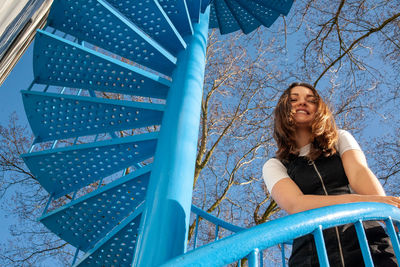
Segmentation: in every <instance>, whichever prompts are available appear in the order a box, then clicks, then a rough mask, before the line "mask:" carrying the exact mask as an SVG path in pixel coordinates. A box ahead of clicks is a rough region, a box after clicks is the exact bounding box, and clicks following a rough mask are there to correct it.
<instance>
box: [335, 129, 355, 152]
mask: <svg viewBox="0 0 400 267" xmlns="http://www.w3.org/2000/svg"><path fill="white" fill-rule="evenodd" d="M351 149H356V150H361V147H360V145H359V144H358V142H357V141H356V139H355V138H354V136H353V135H352V134H351V133H350V132H349V131H346V130H342V129H339V130H338V142H337V145H336V150H337V151H338V152H339V154H340V155H342V154H343V153H344V152H346V151H347V150H351Z"/></svg>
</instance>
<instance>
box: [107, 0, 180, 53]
mask: <svg viewBox="0 0 400 267" xmlns="http://www.w3.org/2000/svg"><path fill="white" fill-rule="evenodd" d="M108 2H109V3H110V4H111V5H113V6H114V7H115V8H116V9H117V10H118V11H119V12H121V13H122V14H123V15H124V16H125V17H126V18H127V19H129V20H130V21H132V22H133V23H135V24H136V25H137V26H138V27H139V28H140V29H141V30H142V31H144V32H145V33H146V34H148V35H149V36H150V37H151V38H153V39H154V40H156V41H157V42H158V43H159V44H160V45H162V46H163V47H164V48H166V49H167V50H168V51H169V52H171V53H172V54H173V55H175V56H177V54H178V52H179V51H181V50H183V49H185V48H186V43H185V41H184V40H183V38H182V37H181V35H180V34H179V32H178V30H177V29H176V28H175V26H174V25H173V24H172V22H171V21H170V19H169V18H168V16H167V15H166V13H165V12H164V10H163V9H162V7H161V6H160V4H159V3H158V1H156V0H144V1H131V0H108Z"/></svg>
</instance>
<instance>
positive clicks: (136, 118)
mask: <svg viewBox="0 0 400 267" xmlns="http://www.w3.org/2000/svg"><path fill="white" fill-rule="evenodd" d="M21 93H22V99H23V102H24V107H25V111H26V113H27V114H29V115H28V116H27V117H28V121H29V124H30V126H31V129H32V132H33V134H34V135H35V137H36V139H35V142H43V141H49V140H57V139H67V138H70V137H77V136H86V135H93V134H99V133H107V132H114V131H120V130H126V129H134V128H141V127H146V126H152V125H159V124H161V120H162V115H163V110H164V105H158V104H149V103H142V102H131V101H121V100H111V99H104V98H94V97H85V96H73V95H62V94H54V93H42V92H32V91H22V92H21Z"/></svg>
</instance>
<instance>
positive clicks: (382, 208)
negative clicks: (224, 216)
mask: <svg viewBox="0 0 400 267" xmlns="http://www.w3.org/2000/svg"><path fill="white" fill-rule="evenodd" d="M366 220H384V221H385V223H386V230H387V232H388V235H389V237H390V239H391V242H392V244H393V249H394V252H395V254H396V257H397V259H398V260H400V244H399V234H398V233H396V231H395V228H394V226H393V220H394V221H395V223H396V224H397V226H398V227H399V226H400V223H399V222H400V209H398V208H396V207H394V206H391V205H388V204H383V203H373V202H364V203H349V204H341V205H335V206H329V207H323V208H318V209H313V210H309V211H305V212H301V213H297V214H293V215H290V216H286V217H283V218H280V219H277V220H273V221H269V222H267V223H264V224H261V225H258V226H255V227H253V228H251V229H248V230H245V231H240V232H238V233H236V234H234V235H232V236H229V237H227V238H224V239H221V240H218V241H216V242H213V243H210V244H207V245H205V246H203V247H200V248H198V249H196V250H193V251H190V252H188V253H186V254H184V255H181V256H178V257H176V258H174V259H172V260H170V261H168V262H167V263H165V264H164V265H162V266H174V267H176V266H224V265H226V264H229V263H232V262H235V261H237V260H239V259H242V258H245V257H246V256H247V255H249V254H250V253H251V252H252V251H254V250H255V249H259V250H260V251H262V250H264V249H267V248H269V247H271V246H274V245H277V244H281V243H284V242H285V241H289V240H293V239H295V238H298V237H300V236H304V235H307V234H310V233H313V234H314V236H317V237H318V232H319V229H321V230H324V229H327V228H331V227H334V226H338V225H343V224H347V223H356V224H357V223H358V222H360V221H366ZM357 228H358V229H359V227H357ZM357 236H359V237H360V236H362V233H359V232H358V234H357ZM318 240H319V241H318ZM321 241H323V240H321V239H316V245H317V247H318V251H321V248H322V253H326V251H325V249H323V248H324V244H323V242H321ZM359 242H360V243H361V248H362V254H363V257H364V261H365V262H366V263H368V262H369V259H368V258H366V255H368V252H367V251H365V249H368V246H364V245H363V244H365V242H367V240H366V239H365V238H361V239H359ZM319 253H321V252H319ZM319 258H320V259H321V260H322V262H320V265H321V266H329V263H328V262H327V261H326V257H324V255H319ZM324 259H325V260H324Z"/></svg>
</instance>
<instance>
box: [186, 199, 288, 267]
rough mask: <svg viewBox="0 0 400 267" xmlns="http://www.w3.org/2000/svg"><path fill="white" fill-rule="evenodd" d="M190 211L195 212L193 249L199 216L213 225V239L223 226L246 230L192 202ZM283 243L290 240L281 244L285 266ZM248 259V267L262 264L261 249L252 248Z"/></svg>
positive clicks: (234, 229) (233, 231)
mask: <svg viewBox="0 0 400 267" xmlns="http://www.w3.org/2000/svg"><path fill="white" fill-rule="evenodd" d="M191 211H192V212H193V213H194V214H196V219H195V221H196V228H195V233H194V236H193V250H195V249H196V243H197V235H198V227H199V218H203V219H204V220H206V221H208V222H210V223H212V224H214V225H215V240H217V239H218V231H219V228H223V229H225V230H228V231H230V232H232V233H238V232H241V231H244V230H246V229H247V228H244V227H240V226H237V225H234V224H231V223H228V222H226V221H224V220H221V219H220V218H218V217H215V216H214V215H212V214H210V213H207V212H206V211H204V210H202V209H200V208H199V207H197V206H195V205H193V204H192V208H191ZM285 244H291V241H290V242H284V243H282V244H280V245H281V257H282V265H283V266H285ZM258 257H260V260H259V263H260V264H259V265H258V261H257V258H258ZM246 258H247V259H248V260H249V266H250V267H254V266H260V267H262V266H263V264H262V263H263V254H262V251H259V250H258V249H254V250H253V251H252V252H251V253H249V255H247V257H246ZM239 261H240V260H239Z"/></svg>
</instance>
